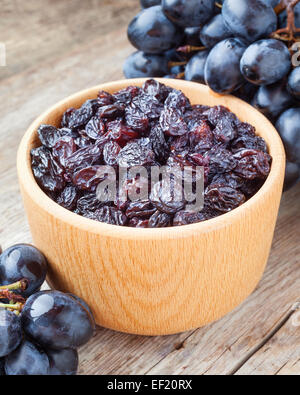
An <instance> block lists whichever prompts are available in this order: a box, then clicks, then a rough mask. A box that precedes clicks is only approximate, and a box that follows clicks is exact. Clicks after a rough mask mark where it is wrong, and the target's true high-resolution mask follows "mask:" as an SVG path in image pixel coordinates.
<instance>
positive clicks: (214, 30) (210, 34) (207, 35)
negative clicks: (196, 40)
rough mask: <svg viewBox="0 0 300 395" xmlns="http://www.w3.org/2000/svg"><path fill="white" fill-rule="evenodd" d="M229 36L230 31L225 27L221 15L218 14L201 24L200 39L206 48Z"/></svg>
mask: <svg viewBox="0 0 300 395" xmlns="http://www.w3.org/2000/svg"><path fill="white" fill-rule="evenodd" d="M231 36H232V33H231V31H230V30H229V29H228V28H227V27H226V25H225V23H224V19H223V16H222V15H221V14H218V15H216V16H214V17H213V18H212V19H211V20H210V21H209V22H208V23H207V24H206V25H204V26H203V29H202V31H201V34H200V39H201V41H202V43H203V45H204V46H205V47H206V48H212V47H214V46H215V45H216V44H217V43H218V42H220V41H223V40H225V39H226V38H229V37H231Z"/></svg>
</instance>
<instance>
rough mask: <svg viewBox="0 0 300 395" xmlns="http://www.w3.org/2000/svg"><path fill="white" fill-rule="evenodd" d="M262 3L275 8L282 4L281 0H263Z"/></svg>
mask: <svg viewBox="0 0 300 395" xmlns="http://www.w3.org/2000/svg"><path fill="white" fill-rule="evenodd" d="M262 2H263V3H265V4H266V5H268V6H271V7H273V8H275V7H276V6H277V5H278V4H279V3H280V0H262Z"/></svg>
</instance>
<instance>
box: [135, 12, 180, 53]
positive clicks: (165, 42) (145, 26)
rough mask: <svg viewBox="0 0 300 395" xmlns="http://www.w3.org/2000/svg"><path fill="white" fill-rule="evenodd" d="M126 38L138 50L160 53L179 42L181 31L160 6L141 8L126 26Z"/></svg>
mask: <svg viewBox="0 0 300 395" xmlns="http://www.w3.org/2000/svg"><path fill="white" fill-rule="evenodd" d="M128 38H129V41H130V42H131V44H132V45H133V46H134V47H136V48H137V49H138V50H140V51H143V52H146V53H152V54H153V53H154V54H160V53H162V52H164V51H167V50H169V49H171V48H172V47H175V46H176V45H178V44H180V43H181V41H182V38H183V33H182V32H180V31H179V29H178V28H177V27H176V26H175V25H174V24H173V23H172V22H171V21H169V19H168V18H167V17H166V16H165V14H164V13H163V12H162V8H161V6H155V7H150V8H146V9H145V10H142V11H141V12H140V13H139V14H138V15H136V17H135V18H134V19H133V20H132V22H131V23H130V24H129V26H128Z"/></svg>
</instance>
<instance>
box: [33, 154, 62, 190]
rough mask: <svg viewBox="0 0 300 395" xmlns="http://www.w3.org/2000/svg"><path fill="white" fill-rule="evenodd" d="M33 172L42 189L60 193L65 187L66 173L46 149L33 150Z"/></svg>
mask: <svg viewBox="0 0 300 395" xmlns="http://www.w3.org/2000/svg"><path fill="white" fill-rule="evenodd" d="M31 160H32V171H33V174H34V176H35V178H36V180H37V182H38V184H39V185H40V186H41V188H42V189H44V190H46V191H48V192H58V191H60V190H62V189H63V188H64V186H65V180H64V172H63V169H62V168H61V167H60V165H59V164H58V163H57V162H56V160H55V159H54V157H53V156H52V154H51V152H50V151H48V149H47V148H45V147H39V148H35V149H33V150H31Z"/></svg>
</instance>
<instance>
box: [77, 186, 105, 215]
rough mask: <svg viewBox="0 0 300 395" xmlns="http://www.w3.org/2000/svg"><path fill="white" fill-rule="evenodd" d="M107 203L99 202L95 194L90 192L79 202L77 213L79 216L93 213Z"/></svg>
mask: <svg viewBox="0 0 300 395" xmlns="http://www.w3.org/2000/svg"><path fill="white" fill-rule="evenodd" d="M104 204H105V203H104V202H101V201H100V200H98V198H97V195H96V193H95V192H92V193H90V192H88V193H86V194H85V195H83V196H82V197H81V198H80V199H78V201H77V207H76V209H77V211H78V213H79V214H81V215H83V214H88V213H93V212H95V211H96V210H98V209H100V208H101V207H102V206H103V205H104Z"/></svg>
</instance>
